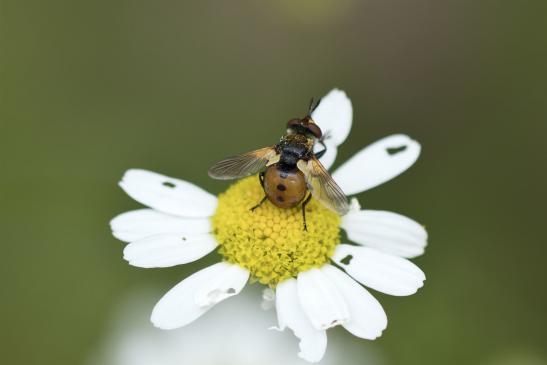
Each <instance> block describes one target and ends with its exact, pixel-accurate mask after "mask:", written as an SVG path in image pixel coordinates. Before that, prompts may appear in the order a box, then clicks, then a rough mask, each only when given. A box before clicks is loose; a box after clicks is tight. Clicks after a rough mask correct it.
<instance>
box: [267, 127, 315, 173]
mask: <svg viewBox="0 0 547 365" xmlns="http://www.w3.org/2000/svg"><path fill="white" fill-rule="evenodd" d="M313 144H314V140H313V138H307V137H306V136H304V135H301V134H295V135H288V136H285V137H283V138H282V139H281V141H280V142H279V143H278V144H277V145H276V150H277V152H278V153H279V154H280V155H281V162H282V163H283V164H285V165H288V166H296V163H297V162H298V161H299V160H302V159H304V160H308V159H309V158H310V157H311V154H312V148H313Z"/></svg>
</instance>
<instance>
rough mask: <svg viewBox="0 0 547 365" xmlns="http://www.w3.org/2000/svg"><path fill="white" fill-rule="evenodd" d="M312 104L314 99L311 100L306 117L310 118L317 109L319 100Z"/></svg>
mask: <svg viewBox="0 0 547 365" xmlns="http://www.w3.org/2000/svg"><path fill="white" fill-rule="evenodd" d="M314 102H315V98H311V101H310V107H309V108H308V115H310V116H311V113H313V112H314V111H315V109H317V107H318V106H319V103H321V98H319V100H317V103H314Z"/></svg>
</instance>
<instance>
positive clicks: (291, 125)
mask: <svg viewBox="0 0 547 365" xmlns="http://www.w3.org/2000/svg"><path fill="white" fill-rule="evenodd" d="M299 125H302V121H301V120H300V119H291V120H289V121H288V122H287V128H294V127H296V126H299Z"/></svg>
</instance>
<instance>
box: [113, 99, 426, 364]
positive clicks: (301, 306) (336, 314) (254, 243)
mask: <svg viewBox="0 0 547 365" xmlns="http://www.w3.org/2000/svg"><path fill="white" fill-rule="evenodd" d="M312 118H313V119H314V121H315V122H316V123H317V124H318V125H319V127H320V128H321V130H322V131H323V132H324V134H325V135H326V136H328V137H327V139H326V140H325V144H326V145H327V153H326V154H325V155H324V156H323V157H322V159H321V161H322V162H323V164H324V165H325V167H326V168H329V167H330V166H331V165H332V163H333V162H334V160H335V157H336V149H337V147H338V146H339V145H340V144H341V143H342V142H344V140H345V139H346V138H347V136H348V134H349V130H350V128H351V123H352V106H351V102H350V100H349V99H348V97H347V96H346V94H345V93H344V92H343V91H341V90H337V89H335V90H332V91H331V92H330V93H329V94H327V95H326V96H325V97H324V98H323V99H322V101H321V103H320V105H319V107H317V109H316V110H315V111H314V112H313V114H312ZM419 154H420V145H419V143H417V142H416V141H414V140H412V139H411V138H409V137H408V136H406V135H402V134H396V135H392V136H388V137H386V138H383V139H381V140H379V141H377V142H375V143H373V144H372V145H370V146H368V147H365V148H364V149H362V150H361V151H360V152H358V153H357V154H356V155H355V156H353V157H352V158H350V159H349V161H347V162H345V163H344V164H342V166H340V167H339V168H338V169H336V170H335V171H334V173H333V174H332V177H333V178H334V180H335V181H336V182H337V183H338V185H339V186H340V188H341V189H342V191H344V192H345V193H346V194H347V195H354V194H358V193H361V192H363V191H366V190H368V189H371V188H373V187H375V186H378V185H380V184H382V183H384V182H386V181H388V180H390V179H392V178H394V177H395V176H397V175H399V174H400V173H402V172H403V171H405V170H406V169H408V168H409V167H410V166H411V165H412V164H413V163H414V162H415V161H416V159H417V158H418V156H419ZM256 180H257V179H256V177H248V178H245V179H241V180H239V181H237V182H236V183H235V184H233V185H232V186H230V187H229V188H228V190H226V192H224V193H223V194H221V195H220V196H219V197H215V196H214V195H212V194H210V193H208V192H206V191H205V190H203V189H201V188H199V187H197V186H196V185H194V184H192V183H189V182H187V181H183V180H179V179H175V178H171V177H167V176H164V175H160V174H157V173H154V172H150V171H145V170H138V169H132V170H128V171H127V172H126V173H125V175H124V176H123V179H122V181H121V182H120V186H121V187H122V188H123V189H124V190H125V192H126V193H127V194H128V195H129V196H131V197H132V198H133V199H135V200H136V201H138V202H140V203H142V204H144V205H146V206H148V207H149V208H147V209H139V210H135V211H130V212H127V213H123V214H121V215H119V216H117V217H116V218H114V219H113V220H112V222H111V227H112V231H113V234H114V236H115V237H116V238H118V239H120V240H122V241H125V242H129V244H128V245H127V246H126V247H125V249H124V258H125V259H126V260H127V261H128V262H129V263H130V264H131V265H133V266H138V267H143V268H152V267H169V266H175V265H180V264H186V263H189V262H192V261H195V260H197V259H199V258H201V257H203V256H205V255H207V254H208V253H210V252H211V251H213V250H215V249H217V250H218V252H219V253H220V254H221V255H222V257H223V260H222V262H219V263H217V264H214V265H212V266H210V267H207V268H205V269H203V270H200V271H198V272H196V273H195V274H193V275H191V276H189V277H188V278H186V279H184V280H183V281H182V282H180V283H179V284H177V285H176V286H175V287H173V288H172V289H171V290H170V291H169V292H167V294H165V295H164V296H163V298H161V299H160V301H159V302H158V303H157V304H156V306H155V307H154V309H153V311H152V316H151V320H152V323H153V324H154V325H155V326H157V327H159V328H162V329H174V328H178V327H182V326H184V325H187V324H189V323H191V322H192V321H194V320H196V319H197V318H199V317H200V316H201V315H203V314H204V313H205V312H207V311H208V310H209V309H211V308H212V307H213V306H214V305H216V304H218V303H220V302H221V301H223V300H225V299H227V298H229V297H231V296H234V295H236V294H238V293H239V292H240V291H241V290H242V289H243V287H244V286H245V285H246V283H247V282H248V281H249V279H251V280H253V281H258V282H260V283H262V284H264V285H267V286H268V287H269V288H271V289H273V290H275V307H276V310H277V317H278V328H279V329H281V330H283V329H284V328H287V327H288V328H289V329H291V330H292V331H293V332H294V334H295V335H296V336H297V337H298V338H299V339H300V353H299V354H298V355H299V356H300V357H302V358H303V359H305V360H307V361H310V362H317V361H319V360H321V358H322V357H323V355H324V353H325V350H326V346H327V335H326V330H327V329H328V328H331V327H334V326H337V325H341V326H343V327H344V328H345V329H346V330H347V331H349V332H350V333H352V334H353V335H355V336H357V337H360V338H364V339H369V340H373V339H375V338H377V337H378V336H380V335H381V334H382V331H383V330H384V329H385V328H386V326H387V317H386V314H385V312H384V310H383V309H382V306H381V305H380V303H378V301H377V300H376V299H375V298H374V297H373V296H372V295H371V294H370V293H369V292H368V291H367V290H366V289H365V288H364V287H363V286H361V285H360V284H362V285H364V286H366V287H369V288H372V289H374V290H377V291H380V292H383V293H386V294H390V295H397V296H404V295H411V294H413V293H415V292H416V291H417V289H418V288H420V287H421V286H422V285H423V281H424V280H425V275H424V273H423V272H422V271H421V270H420V269H419V268H418V267H417V266H416V265H414V264H413V263H412V262H410V261H409V260H408V259H409V258H413V257H416V256H419V255H421V254H423V252H424V248H425V246H426V243H427V233H426V231H425V229H424V228H423V226H421V225H420V224H418V223H417V222H415V221H414V220H412V219H410V218H407V217H405V216H402V215H400V214H397V213H393V212H388V211H379V210H367V209H361V208H360V207H359V204H358V203H357V201H356V200H355V199H353V200H352V205H351V209H350V211H349V213H348V214H346V215H345V216H343V217H340V216H339V215H337V214H336V213H334V212H332V211H331V210H329V209H327V208H326V207H325V206H323V205H322V204H321V203H319V202H317V201H316V200H315V199H312V200H311V202H310V204H308V206H307V209H306V211H307V214H306V218H307V226H308V230H307V231H304V230H303V229H302V216H301V210H300V208H299V207H296V208H292V209H281V208H278V207H275V206H274V205H273V204H270V203H267V204H264V205H263V206H261V208H260V209H257V210H255V211H254V212H251V211H250V209H249V208H250V207H253V206H254V205H255V204H256V203H257V202H258V201H260V199H261V198H262V197H263V195H264V192H263V190H262V187H261V186H260V184H259V183H258V181H256ZM341 230H344V231H345V232H346V234H347V237H348V239H349V240H351V242H352V243H351V244H350V243H349V242H348V243H346V242H344V243H342V242H341V239H340V237H341ZM268 296H270V297H271V295H268Z"/></svg>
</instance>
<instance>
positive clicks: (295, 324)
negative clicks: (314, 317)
mask: <svg viewBox="0 0 547 365" xmlns="http://www.w3.org/2000/svg"><path fill="white" fill-rule="evenodd" d="M275 306H276V310H277V321H278V323H279V328H280V329H281V330H283V329H285V327H289V328H290V329H291V330H292V331H293V332H294V335H295V336H296V337H298V338H299V339H300V343H299V347H300V352H299V353H298V356H299V357H301V358H302V359H304V360H306V361H309V362H318V361H320V360H321V359H322V358H323V355H325V350H326V349H327V334H326V331H325V330H316V329H315V328H313V326H312V324H311V323H310V321H309V320H308V318H307V317H306V313H304V310H303V309H302V306H301V305H300V302H299V300H298V290H297V284H296V280H295V279H288V280H285V281H283V282H282V283H281V284H279V285H278V286H277V288H276V304H275Z"/></svg>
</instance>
